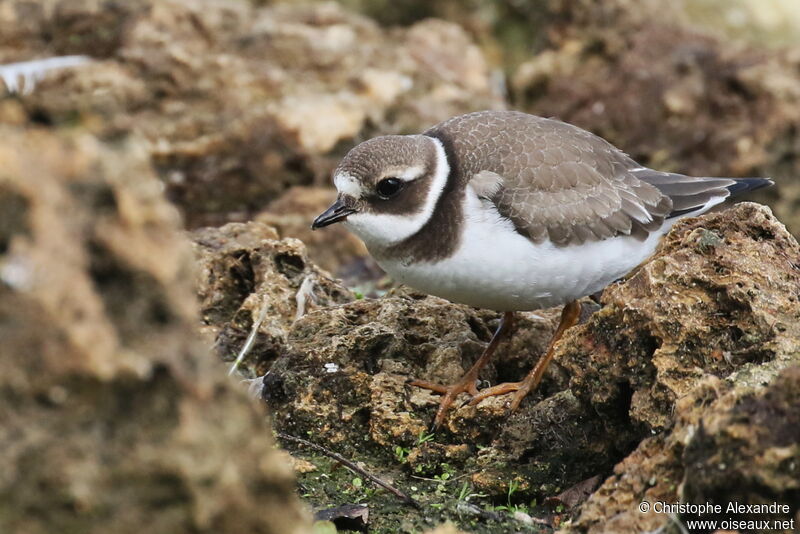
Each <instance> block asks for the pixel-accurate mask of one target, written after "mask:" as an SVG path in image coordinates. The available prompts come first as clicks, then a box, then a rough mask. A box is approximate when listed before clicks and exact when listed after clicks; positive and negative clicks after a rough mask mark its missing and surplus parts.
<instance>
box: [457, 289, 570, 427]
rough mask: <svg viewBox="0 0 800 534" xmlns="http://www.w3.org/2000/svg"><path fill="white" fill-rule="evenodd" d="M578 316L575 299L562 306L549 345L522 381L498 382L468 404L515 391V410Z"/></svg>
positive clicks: (534, 387) (544, 368)
mask: <svg viewBox="0 0 800 534" xmlns="http://www.w3.org/2000/svg"><path fill="white" fill-rule="evenodd" d="M580 316H581V305H580V304H579V303H578V301H577V300H573V301H572V302H570V303H568V304H567V305H566V306H564V309H563V310H562V311H561V321H559V323H558V328H556V331H555V333H554V334H553V338H552V339H551V340H550V345H549V346H548V347H547V352H546V353H545V354H544V356H542V357H541V358H539V361H538V362H536V367H534V368H533V369H532V370H531V372H530V373H528V376H526V377H525V379H524V380H523V381H522V382H506V383H504V384H498V385H496V386H493V387H490V388H487V389H484V390H482V391H481V392H480V393H479V394H477V395H474V396H473V398H472V400H471V401H470V404H477V403H479V402H480V401H482V400H483V399H485V398H487V397H493V396H495V395H503V394H505V393H511V392H512V391H516V393H515V394H514V398H512V399H511V411H512V412H513V411H515V410H516V409H517V408H518V407H519V404H520V403H521V402H522V399H524V398H525V395H527V394H528V393H530V392H531V391H532V390H534V389H536V386H538V385H539V382H540V381H541V380H542V376H544V372H545V371H546V370H547V366H548V365H550V360H552V359H553V354H554V350H553V349H554V348H555V346H556V343H557V342H558V341H559V340H560V339H561V336H563V335H564V332H565V331H566V330H567V329H568V328H570V327H572V326H575V325H576V324H577V323H578V319H580Z"/></svg>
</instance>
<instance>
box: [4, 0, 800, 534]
mask: <svg viewBox="0 0 800 534" xmlns="http://www.w3.org/2000/svg"><path fill="white" fill-rule="evenodd" d="M481 109H516V110H521V111H526V112H530V113H535V114H538V115H543V116H548V117H557V118H559V119H562V120H565V121H568V122H571V123H574V124H576V125H579V126H582V127H583V128H586V129H589V130H591V131H593V132H594V133H596V134H598V135H600V136H603V137H605V138H606V139H608V140H609V141H611V142H612V143H614V144H615V145H617V146H618V147H619V148H621V149H623V150H625V151H626V152H628V153H629V154H631V155H632V156H633V157H634V158H635V159H637V160H638V161H639V162H641V163H642V164H644V165H648V166H652V167H654V168H657V169H661V170H665V171H674V172H681V173H686V174H693V175H700V176H735V177H736V176H771V177H773V178H774V179H775V181H776V183H777V187H773V188H770V189H769V190H767V191H765V192H763V193H762V194H761V196H758V197H756V200H758V201H761V202H766V203H768V204H769V205H770V206H771V207H772V209H773V210H774V211H775V213H776V215H777V216H778V218H779V219H780V220H781V221H783V222H784V223H785V224H786V225H787V226H788V227H789V229H790V230H791V231H793V232H794V234H795V235H798V233H800V209H798V204H800V7H798V0H670V1H668V2H665V1H663V0H602V1H599V0H528V1H525V0H483V1H481V0H463V1H456V0H407V1H404V2H398V1H394V0H342V1H341V2H298V1H280V0H274V1H269V0H260V1H259V0H0V356H1V357H0V421H2V424H0V531H2V532H25V533H29V532H34V533H38V532H56V531H57V532H80V533H85V532H108V531H109V525H113V528H111V530H113V531H114V532H122V533H124V532H131V533H135V532H137V533H138V532H141V530H142V528H143V526H144V525H146V526H147V527H146V528H147V530H148V532H170V533H172V532H228V533H230V532H248V533H251V532H266V533H274V534H293V533H298V534H300V533H306V532H308V529H307V528H306V527H307V525H308V520H309V514H308V510H307V509H306V508H305V507H304V506H303V505H301V504H300V502H299V500H298V499H297V498H296V497H295V494H294V490H295V487H296V485H295V478H294V474H293V471H292V468H291V467H290V465H291V461H290V460H289V459H288V457H286V456H285V455H283V453H281V452H278V451H276V450H275V449H274V447H273V444H272V433H271V432H269V431H265V430H267V428H266V425H265V423H264V412H263V410H261V409H259V408H257V407H255V406H254V403H253V402H251V401H250V400H249V399H246V398H245V397H244V395H243V394H242V392H241V390H242V389H243V387H242V386H240V385H238V384H237V385H235V386H232V385H231V382H230V381H229V380H227V379H226V377H225V373H224V371H221V369H220V367H219V364H218V362H217V364H216V365H215V361H216V359H215V358H212V357H209V352H210V350H209V346H210V345H211V344H212V343H213V341H208V342H207V343H205V342H203V341H202V340H201V339H199V337H200V335H199V334H198V325H202V329H204V330H205V331H206V333H210V339H216V345H215V352H216V353H217V356H221V357H223V359H228V360H231V359H233V358H234V357H235V354H236V351H238V350H240V348H242V347H243V346H244V345H245V338H246V337H247V336H248V334H249V333H250V332H251V331H252V332H256V331H258V333H259V336H258V339H257V340H256V343H255V348H254V349H253V352H254V353H258V354H259V357H260V358H261V360H259V361H261V362H262V363H263V362H266V363H270V362H272V361H273V359H274V358H277V357H278V356H283V355H285V354H287V351H288V349H287V344H286V340H287V339H288V337H289V330H290V327H291V325H292V324H293V323H294V320H295V317H296V314H297V310H299V308H300V300H299V299H298V294H299V293H301V289H302V287H305V279H306V277H307V276H312V275H313V278H314V279H316V280H317V281H318V283H319V284H318V285H319V287H318V291H317V292H318V293H319V294H320V295H322V298H323V301H321V302H320V305H324V304H326V303H332V302H346V301H350V300H357V299H359V297H360V296H361V295H359V294H358V293H359V292H364V293H367V292H368V291H367V289H363V288H362V289H359V290H357V291H352V292H351V290H350V289H348V288H345V287H342V286H339V285H338V284H337V283H335V282H333V281H331V280H330V279H329V278H328V277H327V276H325V275H324V273H321V272H319V271H318V270H317V268H316V267H315V266H314V265H315V264H316V265H319V266H321V267H322V268H324V269H326V270H327V271H329V272H330V273H332V274H334V275H335V276H338V277H342V278H345V279H346V281H349V283H350V285H351V287H352V285H353V283H354V282H359V283H361V282H363V281H364V280H372V281H373V282H370V283H371V284H372V285H371V286H369V287H370V288H372V289H374V288H375V284H374V280H379V283H378V286H380V284H381V283H384V282H385V281H384V282H380V277H381V274H380V272H378V271H376V268H375V266H374V265H373V264H372V263H371V261H370V260H369V259H368V258H367V255H366V251H365V250H364V248H363V245H361V243H360V242H359V241H358V240H357V239H355V238H354V237H352V236H350V235H349V234H348V233H346V232H345V231H344V230H343V229H342V228H335V227H333V228H329V229H326V231H325V232H316V233H313V234H312V233H311V231H310V229H309V225H310V222H311V220H312V219H313V218H314V216H315V215H317V214H318V213H319V212H321V211H322V210H323V209H324V208H325V207H327V206H328V205H329V203H330V202H331V201H332V200H333V198H334V196H335V192H334V190H333V189H332V187H331V183H330V174H331V171H332V169H333V168H334V166H335V165H336V164H337V162H338V160H339V159H340V158H341V157H342V156H343V155H344V154H345V153H346V152H347V151H348V150H349V149H350V148H352V147H353V146H354V145H355V144H357V143H358V142H360V141H363V140H365V139H368V138H370V137H372V136H375V135H380V134H389V133H417V132H420V131H422V130H424V129H426V128H428V127H430V126H431V125H433V124H436V123H438V122H439V121H442V120H444V119H446V118H449V117H451V116H454V115H457V114H461V113H466V112H469V111H475V110H481ZM250 220H256V221H260V222H263V223H266V224H267V225H269V226H267V225H259V224H250V225H231V226H227V227H225V228H224V229H217V228H216V227H219V226H221V225H223V224H225V223H228V222H244V221H250ZM270 226H271V227H274V230H273V229H272V228H270ZM201 227H211V228H205V229H202V230H200V228H201ZM187 229H188V230H190V231H191V232H192V233H190V234H189V235H190V237H191V238H192V240H193V244H192V243H190V239H188V238H187V232H186V230H187ZM277 237H295V238H299V239H300V240H301V241H302V242H303V243H305V245H306V246H307V248H308V256H309V257H310V260H311V261H309V257H306V252H305V249H304V248H303V244H302V243H299V242H297V241H293V240H281V241H278V240H277V239H276V238H277ZM784 244H785V243H784ZM785 246H786V250H790V249H791V247H792V246H794V245H792V244H791V243H789V244H785ZM192 247H194V249H193V248H192ZM787 276H788V275H787ZM786 279H787V280H791V279H792V278H791V277H788V278H786ZM301 283H302V285H301ZM787 283H788V282H787ZM775 287H782V286H775ZM773 291H774V288H773ZM198 293H199V294H200V295H199V296H200V300H201V301H202V302H201V304H200V305H198ZM262 295H263V300H262ZM787 298H788V299H789V300H790V301H791V300H792V299H793V298H794V297H792V296H791V295H789V296H787ZM324 299H327V300H324ZM269 303H271V304H270V305H271V306H272V308H271V309H270V310H271V311H270V314H269V316H267V315H266V314H261V315H259V313H258V310H267V308H268V304H269ZM364 303H365V304H369V303H368V302H366V301H365V302H364ZM770 305H772V304H770ZM775 306H779V304H775ZM296 308H297V309H296ZM454 309H455V308H454ZM737 313H738V312H737ZM490 315H491V314H490ZM257 317H260V318H259V319H256V318H257ZM265 317H266V319H265ZM381 317H383V315H381ZM448 317H449V316H448ZM554 317H555V316H554ZM759 317H760V316H759ZM261 320H264V322H263V324H262V323H261V322H257V321H261ZM382 320H383V319H382ZM485 320H486V321H489V322H491V321H492V320H493V318H492V317H490V316H486V317H485ZM476 321H477V319H476ZM437 324H440V323H435V322H432V323H430V325H432V326H429V327H428V328H432V329H434V330H436V332H437V334H436V335H438V332H441V331H442V329H441V328H440V327H438V326H436V325H437ZM448 324H449V323H448ZM459 324H460V326H459V327H458V328H461V329H462V330H463V331H464V332H465V333H464V335H467V334H468V332H467V331H469V332H472V331H473V330H474V325H473V324H472V323H470V325H469V327H467V326H466V324H461V323H459ZM773 326H774V321H773ZM470 328H472V329H473V330H470ZM482 328H483V327H482ZM770 328H771V327H770ZM456 330H457V329H456ZM484 330H485V328H484ZM459 331H461V330H459ZM376 332H377V333H374V334H371V335H375V336H380V335H382V334H380V332H384V331H383V330H380V332H378V330H376ZM486 332H489V330H486ZM309 335H310V334H309ZM469 335H472V334H469ZM487 335H488V334H487ZM787 335H788V334H787ZM473 337H474V336H473ZM547 338H549V334H548V335H547ZM254 339H255V338H254ZM320 339H324V340H325V341H323V342H322V345H323V346H320V347H316V346H311V347H310V348H309V351H310V352H309V353H313V354H316V353H317V352H319V354H326V353H325V352H324V350H323V349H324V348H326V347H327V343H328V342H327V338H320ZM359 339H360V338H359ZM369 339H372V338H369ZM375 339H378V337H376V338H375ZM381 339H382V338H381ZM435 339H438V338H435ZM470 339H471V338H470ZM543 339H545V338H543ZM247 343H250V342H249V341H248V342H247ZM377 343H383V341H380V340H379V341H376V344H377ZM470 343H472V344H473V345H474V340H473V341H471V342H470ZM375 346H377V345H375ZM787 346H788V347H789V348H786V349H783V350H785V351H787V352H790V353H793V352H792V351H794V349H793V348H792V347H794V345H787ZM369 347H373V345H369V346H368V349H367V350H371V349H369ZM456 352H458V351H456ZM794 352H796V351H794ZM320 357H322V356H320ZM726 358H727V356H726ZM266 363H264V365H266ZM262 367H263V366H262ZM265 369H266V367H264V369H261V371H260V372H258V373H257V374H259V375H260V374H262V373H263V372H264V371H265ZM759 376H760V375H759ZM310 383H311V382H310ZM787 383H788V382H787ZM379 384H380V383H379ZM400 387H402V386H400ZM348 394H349V390H348ZM369 398H370V397H369V396H367V399H369ZM308 406H311V407H312V408H311V409H312V411H313V409H314V406H315V405H313V404H310V405H308ZM307 409H308V408H307ZM382 409H383V410H386V411H387V412H388V411H390V410H388V409H386V407H385V406H384V408H382ZM320 413H322V415H321V416H320V417H327V415H326V414H328V413H329V412H326V411H322V412H320ZM359 413H360V412H356V413H355V414H352V417H353V419H352V420H353V421H354V424H355V425H356V426H355V429H356V431H359V432H360V431H361V427H358V426H357V425H358V424H362V423H358V421H361V419H359V417H361V416H360V415H359ZM765 413H767V412H765ZM768 413H773V412H768ZM787 413H796V410H794V411H793V412H791V411H787ZM406 415H408V414H406ZM595 415H596V414H595ZM348 417H350V416H348ZM770 419H771V418H770ZM286 420H289V417H288V416H287V419H286ZM348 421H349V419H348ZM387 421H392V423H391V425H389V424H388V423H387V426H392V427H393V428H394V427H395V426H396V424H395V423H394V421H396V420H395V419H387ZM309 424H311V423H309ZM313 424H314V425H316V424H317V423H316V421H315V420H314V421H313ZM787 424H790V423H787ZM319 426H321V424H320V425H319ZM348 427H353V425H352V424H350V423H348ZM314 428H318V427H317V426H315V427H314ZM531 428H533V427H531ZM787 428H788V427H787ZM304 435H305V434H304ZM647 435H648V436H649V431H648V432H647ZM765 435H766V434H765ZM420 436H422V434H420ZM737 436H738V435H737ZM360 437H361V436H359V438H360ZM613 437H614V440H615V441H617V440H618V436H617V435H616V434H614V436H613ZM738 439H739V438H738V437H737V440H738ZM776 439H778V438H776ZM780 439H783V438H780ZM360 443H361V442H359V444H360ZM759 443H760V442H759ZM736 444H737V445H736V446H737V447H740V446H739V441H736ZM614 446H615V447H616V445H614ZM465 450H466V449H465ZM614 450H616V449H614ZM753 450H757V451H758V454H761V452H762V448H755V449H753ZM781 450H784V449H781ZM232 451H235V453H233V452H232ZM357 452H358V453H359V454H360V453H361V452H362V450H361V448H360V445H359V450H358V451H357ZM614 454H616V453H614ZM753 454H755V453H753ZM384 456H385V455H384ZM596 456H597V454H596V453H595V452H593V453H592V454H591V455H590V454H583V455H582V457H586V458H588V459H592V460H593V459H594V458H595V457H596ZM777 457H778V456H776V458H777ZM618 459H620V457H618V456H614V455H612V456H609V457H603V461H605V462H607V463H608V466H607V467H608V469H610V466H611V465H613V464H614V463H615V462H616V461H617V460H618ZM587 461H588V460H587ZM748 462H749V461H748ZM776 462H777V460H776ZM745 463H747V462H745ZM559 465H560V464H559ZM692 465H693V466H694V464H692ZM747 465H748V467H749V463H747ZM776 465H777V464H776ZM295 468H296V469H298V471H297V472H305V471H302V470H300V469H302V465H300V467H299V468H298V467H297V466H295ZM692 469H694V467H692ZM780 469H783V467H781V468H780ZM715 471H716V468H715ZM781 473H782V474H785V473H783V472H781ZM788 478H791V477H788ZM648 479H650V478H649V477H648V478H645V479H644V480H648ZM498 480H499V479H498ZM651 480H655V477H653V478H652V479H651ZM659 480H660V478H659ZM759 480H760V479H759ZM667 481H668V480H667ZM359 482H361V480H360V479H359ZM795 482H796V481H792V483H793V484H794V483H795ZM649 484H650V485H652V484H653V482H650V483H649ZM787 487H789V486H788V483H787ZM792 487H793V488H796V486H792ZM562 489H564V488H562ZM339 490H340V487H339V486H334V487H333V489H332V491H333V493H336V492H338V491H339ZM673 490H674V485H673V489H671V490H670V491H673ZM787 491H788V490H787ZM792 491H795V493H796V490H792ZM551 493H555V489H554V490H553V492H551ZM795 493H792V495H794V494H795ZM504 494H505V490H497V491H496V495H501V499H502V502H505V498H506V497H505V496H504ZM510 495H511V493H510V492H509V493H508V499H510ZM787 495H788V493H787ZM509 504H510V503H509ZM401 512H402V510H401ZM403 515H404V514H403ZM265 518H266V519H268V520H267V521H265ZM640 530H649V529H640ZM414 531H418V530H414ZM502 531H508V529H504V530H502Z"/></svg>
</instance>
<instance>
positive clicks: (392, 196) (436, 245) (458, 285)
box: [312, 111, 772, 426]
mask: <svg viewBox="0 0 800 534" xmlns="http://www.w3.org/2000/svg"><path fill="white" fill-rule="evenodd" d="M333 181H334V184H335V186H336V189H337V190H338V193H339V194H338V197H337V200H336V202H335V203H334V204H333V205H332V206H331V207H330V208H328V209H327V210H326V211H325V212H324V213H322V214H321V215H320V216H319V217H317V218H316V219H315V220H314V222H313V224H312V228H320V227H323V226H327V225H329V224H333V223H336V222H342V223H343V224H344V225H345V226H346V227H347V228H349V229H350V230H351V231H352V232H354V233H355V234H356V235H357V236H358V237H360V238H361V239H362V240H363V241H364V243H365V244H366V246H367V249H368V250H369V252H370V254H371V255H372V256H373V257H374V258H375V260H376V261H377V262H378V264H379V265H380V266H381V267H382V268H383V269H384V270H385V271H386V272H387V273H389V275H391V276H392V277H393V278H394V279H396V280H397V281H399V282H402V283H404V284H407V285H409V286H411V287H413V288H415V289H418V290H421V291H424V292H426V293H429V294H432V295H436V296H439V297H444V298H446V299H448V300H451V301H453V302H459V303H462V304H468V305H470V306H475V307H478V308H488V309H492V310H497V311H502V312H505V313H504V315H503V318H502V320H501V322H500V326H499V327H498V329H497V331H496V332H495V334H494V336H493V337H492V340H491V342H490V343H489V345H488V347H487V348H486V350H485V351H484V353H483V354H482V355H481V357H480V358H479V359H478V360H477V361H476V362H475V364H474V365H473V366H472V367H471V368H470V369H469V370H468V371H467V372H466V374H464V376H463V377H462V378H461V379H460V380H459V381H458V382H457V383H455V384H452V385H449V386H443V385H439V384H435V383H431V382H427V381H422V380H417V381H414V382H412V384H414V385H416V386H420V387H423V388H427V389H430V390H433V391H436V392H439V393H441V394H443V395H444V397H443V398H442V400H441V403H440V405H439V410H438V412H437V414H436V418H435V420H434V425H435V426H439V425H440V424H441V423H442V422H443V420H444V417H445V413H446V411H447V409H448V407H449V406H450V405H451V404H452V402H453V401H454V399H455V398H456V396H457V395H459V394H460V393H463V392H466V393H469V394H471V395H472V396H473V398H472V402H473V403H474V402H478V401H480V400H481V399H483V398H486V397H488V396H492V395H501V394H505V393H509V392H515V394H514V396H513V398H512V399H511V409H512V410H515V409H516V408H517V407H518V406H519V404H520V401H521V400H522V399H523V398H524V397H525V395H526V394H527V393H528V392H529V391H531V390H532V389H533V388H535V387H536V386H537V384H538V383H539V381H540V380H541V378H542V375H543V373H544V371H545V369H546V368H547V365H548V364H549V362H550V360H551V359H552V357H553V347H554V346H555V344H556V343H557V342H558V340H559V338H560V337H561V336H562V334H563V333H564V331H565V330H567V329H568V328H569V327H571V326H573V325H575V324H576V323H577V321H578V317H579V315H580V305H579V304H578V302H577V300H578V299H579V298H581V297H583V296H586V295H591V294H593V293H595V292H597V291H599V290H601V289H603V288H604V287H605V286H607V285H608V284H610V283H611V282H613V281H615V280H617V279H619V278H620V277H623V276H624V275H625V274H627V273H629V272H630V271H631V270H632V269H634V268H635V267H636V266H638V265H639V264H641V263H642V262H643V261H644V260H645V259H647V258H648V257H649V256H650V255H651V254H652V253H653V251H654V250H655V248H656V245H657V244H658V241H659V239H660V238H661V236H662V235H664V234H665V233H666V232H667V231H668V230H669V228H670V227H671V226H672V225H673V224H674V223H675V221H677V220H678V219H680V218H682V217H687V216H693V215H699V214H701V213H703V212H705V211H707V210H708V209H710V208H711V207H713V206H715V205H717V204H719V203H721V202H723V201H724V200H725V199H727V198H728V197H731V196H734V195H737V194H739V193H744V192H747V191H752V190H754V189H758V188H760V187H764V186H767V185H770V184H772V181H771V180H769V179H765V178H741V179H737V178H695V177H690V176H684V175H681V174H675V173H668V172H660V171H656V170H652V169H648V168H646V167H643V166H642V165H639V164H638V163H636V162H635V161H634V160H633V159H631V158H630V157H629V156H628V155H626V154H625V153H624V152H622V151H621V150H619V149H617V148H616V147H614V146H612V145H611V144H610V143H608V142H607V141H605V140H604V139H602V138H600V137H598V136H596V135H594V134H592V133H590V132H588V131H586V130H583V129H581V128H578V127H577V126H572V125H570V124H567V123H564V122H560V121H558V120H553V119H546V118H542V117H537V116H534V115H528V114H525V113H520V112H515V111H482V112H477V113H469V114H466V115H461V116H458V117H454V118H452V119H449V120H447V121H445V122H442V123H441V124H438V125H436V126H434V127H432V128H430V129H429V130H427V131H425V132H424V133H422V134H420V135H388V136H382V137H377V138H374V139H371V140H368V141H365V142H363V143H361V144H359V145H358V146H356V147H355V148H353V149H352V150H351V151H350V152H349V153H348V154H347V155H346V156H345V157H344V159H343V160H342V161H341V163H340V164H339V166H338V167H337V168H336V170H335V171H334V174H333ZM558 305H564V308H563V311H562V314H561V320H560V323H559V325H558V328H557V330H556V332H555V334H554V336H553V338H552V340H551V342H550V345H549V348H548V349H547V352H546V353H545V354H544V355H543V356H541V357H540V359H539V361H538V362H537V364H536V366H535V367H534V368H533V370H532V371H531V372H530V373H529V374H528V375H527V377H525V379H523V380H522V381H521V382H514V383H505V384H499V385H497V386H494V387H491V388H487V389H484V390H482V391H480V392H479V391H478V389H477V386H476V382H477V378H478V373H479V372H480V370H481V369H482V368H483V367H484V366H485V365H486V364H487V363H488V361H489V359H490V358H491V356H492V354H493V353H494V352H495V349H496V348H497V345H498V343H499V342H500V340H501V339H502V337H503V336H504V335H505V334H506V333H507V332H508V331H509V330H510V329H511V323H512V319H513V313H514V312H515V311H523V310H536V309H540V308H546V307H551V306H558Z"/></svg>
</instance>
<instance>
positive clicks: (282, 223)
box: [255, 186, 382, 280]
mask: <svg viewBox="0 0 800 534" xmlns="http://www.w3.org/2000/svg"><path fill="white" fill-rule="evenodd" d="M334 200H336V190H335V189H332V188H330V187H303V186H296V187H291V188H289V189H288V190H287V191H286V192H285V193H284V194H283V195H281V196H280V198H278V199H277V200H275V201H273V202H271V203H270V204H269V205H268V206H267V208H266V209H265V210H264V211H262V212H261V213H259V214H258V215H257V216H256V217H255V220H256V221H258V222H262V223H264V224H268V225H270V226H274V227H275V229H276V230H277V231H278V234H279V235H280V236H281V237H294V238H296V239H299V240H300V241H302V242H303V244H305V246H306V247H307V248H308V255H309V257H310V258H311V260H312V261H313V262H314V263H316V264H317V265H319V266H320V267H322V268H323V269H325V270H327V271H329V272H331V273H334V274H335V275H336V276H339V277H343V278H348V279H351V280H363V279H369V278H374V277H376V276H379V273H381V272H382V271H381V270H380V268H379V267H378V266H377V264H375V262H374V260H372V258H371V257H370V256H369V254H368V253H367V249H366V247H365V246H364V243H362V242H361V240H360V239H358V238H357V237H356V236H355V235H353V234H352V233H351V232H349V231H347V229H346V228H344V227H343V226H341V225H332V226H329V227H326V228H325V230H324V231H313V230H311V221H313V220H314V218H315V217H316V216H317V215H319V214H320V213H322V212H323V211H325V210H326V209H327V208H328V206H330V205H331V204H333V201H334Z"/></svg>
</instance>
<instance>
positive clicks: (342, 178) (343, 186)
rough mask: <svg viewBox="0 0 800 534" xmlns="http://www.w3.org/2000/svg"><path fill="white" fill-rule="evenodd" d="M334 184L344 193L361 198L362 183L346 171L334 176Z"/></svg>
mask: <svg viewBox="0 0 800 534" xmlns="http://www.w3.org/2000/svg"><path fill="white" fill-rule="evenodd" d="M333 185H335V186H336V189H337V190H338V191H339V192H340V193H342V194H344V195H348V196H351V197H353V198H361V184H360V183H359V182H358V180H356V179H355V178H354V177H353V176H350V175H349V174H347V173H346V172H337V173H336V174H335V175H334V176H333Z"/></svg>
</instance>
